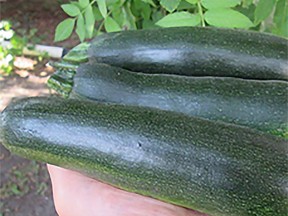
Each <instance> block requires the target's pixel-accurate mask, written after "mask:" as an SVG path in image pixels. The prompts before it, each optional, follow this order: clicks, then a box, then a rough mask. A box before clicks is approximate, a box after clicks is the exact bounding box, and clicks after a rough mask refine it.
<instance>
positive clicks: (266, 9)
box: [254, 0, 276, 25]
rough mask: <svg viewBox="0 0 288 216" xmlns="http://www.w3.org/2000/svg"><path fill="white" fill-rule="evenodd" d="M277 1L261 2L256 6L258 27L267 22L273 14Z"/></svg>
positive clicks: (255, 20) (267, 0)
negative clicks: (264, 21)
mask: <svg viewBox="0 0 288 216" xmlns="http://www.w3.org/2000/svg"><path fill="white" fill-rule="evenodd" d="M275 2H276V0H260V1H259V2H258V4H257V6H256V10H255V14H254V23H255V24H256V25H257V24H259V23H260V22H262V21H263V20H265V19H266V18H267V17H268V16H269V15H270V14H271V12H272V10H273V8H274V4H275Z"/></svg>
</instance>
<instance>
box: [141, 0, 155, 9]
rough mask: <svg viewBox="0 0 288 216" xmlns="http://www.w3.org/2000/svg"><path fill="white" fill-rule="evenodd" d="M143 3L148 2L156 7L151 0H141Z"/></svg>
mask: <svg viewBox="0 0 288 216" xmlns="http://www.w3.org/2000/svg"><path fill="white" fill-rule="evenodd" d="M142 1H143V2H145V3H148V4H150V5H152V6H153V7H157V5H155V3H154V2H153V0H142Z"/></svg>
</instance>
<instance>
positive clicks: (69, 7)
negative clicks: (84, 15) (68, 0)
mask: <svg viewBox="0 0 288 216" xmlns="http://www.w3.org/2000/svg"><path fill="white" fill-rule="evenodd" d="M61 8H62V9H63V11H64V12H65V13H66V14H68V15H69V16H72V17H75V16H77V15H78V14H79V13H80V10H79V8H78V7H77V6H75V5H73V4H63V5H61Z"/></svg>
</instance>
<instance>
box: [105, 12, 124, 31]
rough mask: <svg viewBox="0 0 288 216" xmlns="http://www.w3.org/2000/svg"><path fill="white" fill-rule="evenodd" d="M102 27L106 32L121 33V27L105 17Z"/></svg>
mask: <svg viewBox="0 0 288 216" xmlns="http://www.w3.org/2000/svg"><path fill="white" fill-rule="evenodd" d="M104 27H105V29H106V31H107V32H115V31H121V27H120V26H119V25H118V23H117V22H116V21H115V20H114V19H113V18H112V17H109V16H108V17H106V19H105V22H104Z"/></svg>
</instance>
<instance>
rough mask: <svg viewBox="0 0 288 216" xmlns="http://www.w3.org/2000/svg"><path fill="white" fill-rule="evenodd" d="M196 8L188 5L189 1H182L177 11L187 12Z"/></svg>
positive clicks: (193, 5)
mask: <svg viewBox="0 0 288 216" xmlns="http://www.w3.org/2000/svg"><path fill="white" fill-rule="evenodd" d="M192 8H193V9H194V8H196V5H195V4H191V3H188V2H187V1H184V0H182V1H181V2H180V4H179V5H178V7H177V11H179V10H187V9H192Z"/></svg>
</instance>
